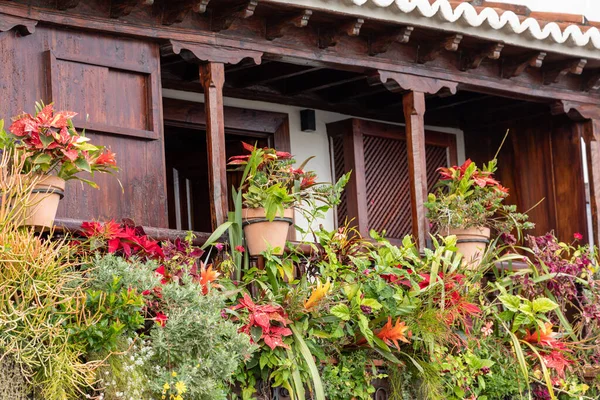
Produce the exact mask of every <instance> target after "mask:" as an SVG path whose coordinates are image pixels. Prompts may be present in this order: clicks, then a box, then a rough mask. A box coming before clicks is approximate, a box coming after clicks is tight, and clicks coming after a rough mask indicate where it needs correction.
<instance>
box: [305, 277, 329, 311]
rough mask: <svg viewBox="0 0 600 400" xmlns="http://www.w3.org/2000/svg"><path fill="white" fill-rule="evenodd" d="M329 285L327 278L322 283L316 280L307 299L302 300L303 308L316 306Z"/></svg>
mask: <svg viewBox="0 0 600 400" xmlns="http://www.w3.org/2000/svg"><path fill="white" fill-rule="evenodd" d="M330 287H331V282H329V279H327V282H325V284H324V285H323V284H322V283H321V281H318V282H317V287H316V289H315V290H313V292H312V294H311V295H310V297H309V298H308V300H306V301H305V302H304V308H306V309H307V310H310V309H311V308H313V307H314V306H316V305H317V304H318V303H319V301H321V299H322V298H323V297H325V295H327V292H328V291H329V288H330Z"/></svg>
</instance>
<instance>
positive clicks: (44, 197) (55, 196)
mask: <svg viewBox="0 0 600 400" xmlns="http://www.w3.org/2000/svg"><path fill="white" fill-rule="evenodd" d="M64 195H65V181H64V179H61V178H59V177H57V176H54V175H45V176H43V177H42V178H41V179H40V180H39V181H38V182H37V183H36V185H35V187H34V188H33V190H32V191H31V195H30V196H29V199H28V201H27V204H26V206H25V209H24V210H23V225H26V226H34V227H36V228H40V229H44V228H50V227H51V226H52V224H53V223H54V218H55V217H56V210H57V209H58V203H59V202H60V200H61V199H62V198H63V197H64Z"/></svg>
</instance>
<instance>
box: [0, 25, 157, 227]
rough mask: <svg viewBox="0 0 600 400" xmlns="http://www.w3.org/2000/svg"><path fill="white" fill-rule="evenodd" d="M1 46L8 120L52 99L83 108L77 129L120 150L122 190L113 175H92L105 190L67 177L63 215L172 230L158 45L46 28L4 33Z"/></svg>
mask: <svg viewBox="0 0 600 400" xmlns="http://www.w3.org/2000/svg"><path fill="white" fill-rule="evenodd" d="M0 48H2V49H3V51H2V52H0V61H2V62H1V64H2V66H0V72H2V76H3V77H5V79H6V80H7V81H8V82H7V84H5V85H0V95H2V98H3V99H6V102H7V103H8V104H4V106H3V105H0V111H1V112H2V117H4V118H9V117H10V116H12V115H16V114H18V113H20V112H22V111H27V112H33V107H34V103H35V101H36V100H40V99H42V100H44V101H45V102H47V103H48V102H54V103H55V109H57V110H63V109H68V110H72V111H75V112H77V113H79V115H78V116H77V117H76V118H75V120H74V122H75V125H76V127H77V128H79V129H84V128H85V129H86V135H87V136H89V137H90V138H91V139H92V141H93V143H97V144H101V145H105V146H108V147H110V148H111V150H112V151H114V152H115V153H116V154H117V163H118V165H119V167H120V168H121V172H120V173H119V174H118V175H117V178H118V179H119V180H120V181H121V184H122V186H123V188H122V189H121V186H120V184H119V182H118V181H117V179H116V178H114V177H111V176H102V175H97V176H95V177H94V180H95V181H96V182H97V183H98V185H99V186H100V190H95V189H92V188H90V187H87V186H82V185H81V184H79V183H77V182H75V181H72V182H69V183H68V184H67V190H66V196H65V198H64V199H63V201H61V204H60V207H59V211H58V217H59V218H70V219H76V220H90V219H98V220H106V219H113V218H114V219H116V220H120V219H121V218H132V219H133V220H134V221H135V222H136V223H138V224H142V225H146V226H156V227H167V226H168V220H167V206H166V183H165V167H164V145H163V131H162V105H161V88H160V54H159V49H158V45H157V44H155V43H149V42H144V41H141V40H133V39H127V38H119V37H114V36H109V35H103V34H94V33H84V32H72V31H67V30H61V29H54V28H49V27H44V26H41V27H38V28H37V30H36V32H35V33H34V34H32V35H29V36H27V37H20V36H19V35H16V34H14V33H13V32H6V33H5V34H0Z"/></svg>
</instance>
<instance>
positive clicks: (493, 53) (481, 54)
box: [460, 43, 504, 71]
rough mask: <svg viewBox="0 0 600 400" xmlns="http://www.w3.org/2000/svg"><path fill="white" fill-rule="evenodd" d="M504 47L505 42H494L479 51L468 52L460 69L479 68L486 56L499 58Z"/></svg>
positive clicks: (493, 58)
mask: <svg viewBox="0 0 600 400" xmlns="http://www.w3.org/2000/svg"><path fill="white" fill-rule="evenodd" d="M503 48H504V43H492V44H491V45H488V46H486V47H484V48H483V49H480V50H479V51H473V52H469V53H467V54H466V55H465V56H464V57H463V58H462V60H461V65H460V70H461V71H467V70H469V69H476V68H479V66H480V65H481V63H482V62H483V60H485V59H486V58H489V59H490V60H498V59H499V58H500V54H501V53H502V49H503Z"/></svg>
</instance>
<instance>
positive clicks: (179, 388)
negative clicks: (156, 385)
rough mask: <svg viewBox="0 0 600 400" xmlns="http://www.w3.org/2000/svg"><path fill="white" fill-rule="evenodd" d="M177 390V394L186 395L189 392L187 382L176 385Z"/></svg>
mask: <svg viewBox="0 0 600 400" xmlns="http://www.w3.org/2000/svg"><path fill="white" fill-rule="evenodd" d="M175 389H176V390H177V393H179V394H182V393H185V392H186V391H187V387H186V386H185V382H183V381H179V382H177V383H176V384H175Z"/></svg>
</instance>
